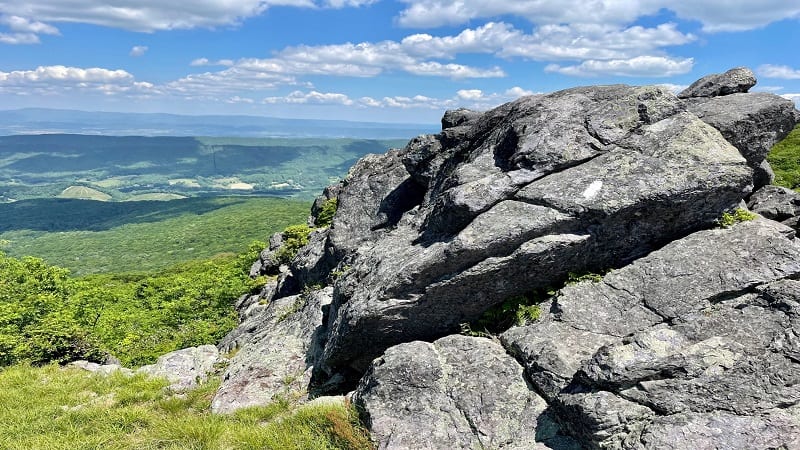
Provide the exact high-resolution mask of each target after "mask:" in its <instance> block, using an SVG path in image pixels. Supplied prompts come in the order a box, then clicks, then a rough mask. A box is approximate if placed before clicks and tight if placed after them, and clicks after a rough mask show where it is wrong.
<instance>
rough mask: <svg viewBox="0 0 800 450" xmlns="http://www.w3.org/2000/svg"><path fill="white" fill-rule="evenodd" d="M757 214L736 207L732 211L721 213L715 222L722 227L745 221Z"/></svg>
mask: <svg viewBox="0 0 800 450" xmlns="http://www.w3.org/2000/svg"><path fill="white" fill-rule="evenodd" d="M756 217H758V215H756V214H754V213H751V212H750V211H748V210H746V209H744V208H736V209H735V210H733V211H732V212H727V211H726V212H724V213H722V217H720V218H719V219H717V224H718V225H719V226H720V227H722V228H728V227H732V226H733V225H735V224H737V223H739V222H747V221H749V220H753V219H755V218H756Z"/></svg>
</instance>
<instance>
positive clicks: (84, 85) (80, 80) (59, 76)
mask: <svg viewBox="0 0 800 450" xmlns="http://www.w3.org/2000/svg"><path fill="white" fill-rule="evenodd" d="M156 91H157V89H156V87H155V86H154V85H153V84H151V83H147V82H138V81H136V80H135V79H134V77H133V75H131V74H130V73H128V72H126V71H124V70H110V69H104V68H98V67H93V68H80V67H66V66H40V67H37V68H36V69H33V70H15V71H11V72H0V93H6V94H24V95H28V94H35V95H41V96H60V95H65V94H68V93H70V92H76V93H81V94H84V93H99V94H103V95H109V96H110V95H115V94H120V93H126V94H129V95H145V94H151V93H154V92H156Z"/></svg>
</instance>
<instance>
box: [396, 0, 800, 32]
mask: <svg viewBox="0 0 800 450" xmlns="http://www.w3.org/2000/svg"><path fill="white" fill-rule="evenodd" d="M402 1H403V2H404V3H406V4H407V7H406V9H405V10H403V11H402V12H401V13H400V16H399V18H398V23H399V24H400V25H402V26H408V27H422V28H425V27H438V26H441V25H457V24H462V23H467V22H469V21H470V20H472V19H479V18H492V17H498V16H503V15H515V16H519V17H524V18H526V19H528V20H529V21H530V22H532V23H535V24H538V25H546V24H551V25H552V24H606V25H618V26H619V25H624V24H630V23H632V22H634V21H635V20H636V19H638V18H640V17H643V16H648V15H652V14H655V13H657V12H658V11H659V10H661V9H667V10H671V11H673V12H675V13H676V14H677V15H678V17H681V18H683V19H688V20H696V21H699V22H701V23H702V24H703V29H704V30H705V31H708V32H718V31H739V30H748V29H753V28H758V27H762V26H765V25H767V24H769V23H772V22H775V21H779V20H783V19H792V18H798V17H800V4H798V2H797V1H795V0H791V1H787V0H763V1H759V2H754V1H752V0H704V1H697V0H671V1H667V0H627V1H620V0H588V1H587V0H515V1H492V0H402Z"/></svg>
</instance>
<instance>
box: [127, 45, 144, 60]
mask: <svg viewBox="0 0 800 450" xmlns="http://www.w3.org/2000/svg"><path fill="white" fill-rule="evenodd" d="M147 50H149V48H148V47H147V46H146V45H135V46H134V47H133V48H132V49H131V51H130V53H128V54H129V55H130V56H133V57H138V56H143V55H144V54H145V53H147Z"/></svg>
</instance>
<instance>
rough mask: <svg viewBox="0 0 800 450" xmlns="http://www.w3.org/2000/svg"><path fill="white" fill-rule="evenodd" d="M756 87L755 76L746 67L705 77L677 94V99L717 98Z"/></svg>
mask: <svg viewBox="0 0 800 450" xmlns="http://www.w3.org/2000/svg"><path fill="white" fill-rule="evenodd" d="M755 85H756V76H755V74H754V73H753V71H752V70H750V69H748V68H747V67H736V68H734V69H731V70H729V71H727V72H725V73H715V74H712V75H706V76H704V77H703V78H700V79H699V80H697V81H695V82H694V83H692V84H691V86H689V87H688V88H686V89H684V90H683V91H682V92H681V93H679V94H678V98H690V97H717V96H721V95H730V94H735V93H740V92H742V93H743V92H747V91H749V90H750V88H751V87H753V86H755Z"/></svg>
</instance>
